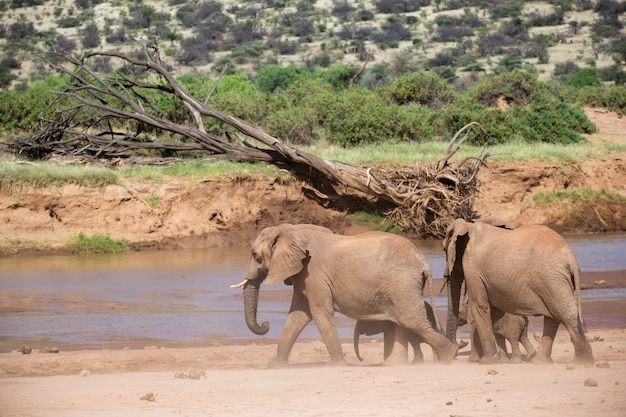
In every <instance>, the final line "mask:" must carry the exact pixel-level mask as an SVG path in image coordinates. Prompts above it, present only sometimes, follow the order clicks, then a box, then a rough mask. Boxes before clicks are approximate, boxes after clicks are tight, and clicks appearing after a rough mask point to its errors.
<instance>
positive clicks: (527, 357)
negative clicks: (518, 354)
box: [526, 351, 537, 362]
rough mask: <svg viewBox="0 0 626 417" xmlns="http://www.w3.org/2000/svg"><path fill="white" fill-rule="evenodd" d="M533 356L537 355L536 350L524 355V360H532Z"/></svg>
mask: <svg viewBox="0 0 626 417" xmlns="http://www.w3.org/2000/svg"><path fill="white" fill-rule="evenodd" d="M535 356H537V351H533V352H531V353H529V354H528V355H527V356H526V361H527V362H530V361H532V360H533V359H534V357H535Z"/></svg>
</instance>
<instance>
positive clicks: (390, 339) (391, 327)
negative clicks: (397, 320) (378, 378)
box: [383, 322, 395, 361]
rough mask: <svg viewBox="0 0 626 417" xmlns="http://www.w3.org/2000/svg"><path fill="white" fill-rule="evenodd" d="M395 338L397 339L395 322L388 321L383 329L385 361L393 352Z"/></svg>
mask: <svg viewBox="0 0 626 417" xmlns="http://www.w3.org/2000/svg"><path fill="white" fill-rule="evenodd" d="M394 339H395V324H394V323H392V322H387V323H386V325H385V330H384V331H383V344H384V354H383V360H384V361H386V360H387V358H388V357H389V356H390V355H391V353H392V352H393V345H394Z"/></svg>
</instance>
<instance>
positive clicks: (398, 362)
mask: <svg viewBox="0 0 626 417" xmlns="http://www.w3.org/2000/svg"><path fill="white" fill-rule="evenodd" d="M408 364H409V361H408V359H407V358H404V359H402V358H392V357H389V358H387V359H385V360H384V361H383V366H404V365H408Z"/></svg>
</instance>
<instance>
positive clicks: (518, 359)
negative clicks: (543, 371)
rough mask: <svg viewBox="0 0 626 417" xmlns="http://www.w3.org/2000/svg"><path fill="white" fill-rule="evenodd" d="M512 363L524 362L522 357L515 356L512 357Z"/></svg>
mask: <svg viewBox="0 0 626 417" xmlns="http://www.w3.org/2000/svg"><path fill="white" fill-rule="evenodd" d="M511 363H522V357H521V356H520V357H517V356H513V357H512V358H511Z"/></svg>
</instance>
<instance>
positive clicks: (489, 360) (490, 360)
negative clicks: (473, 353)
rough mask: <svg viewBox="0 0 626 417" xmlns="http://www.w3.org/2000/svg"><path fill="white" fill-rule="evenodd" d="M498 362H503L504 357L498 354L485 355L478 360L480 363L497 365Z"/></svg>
mask: <svg viewBox="0 0 626 417" xmlns="http://www.w3.org/2000/svg"><path fill="white" fill-rule="evenodd" d="M497 363H502V358H501V357H500V355H498V354H495V355H492V356H483V357H482V358H480V360H479V361H478V364H479V365H495V364H497Z"/></svg>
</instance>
